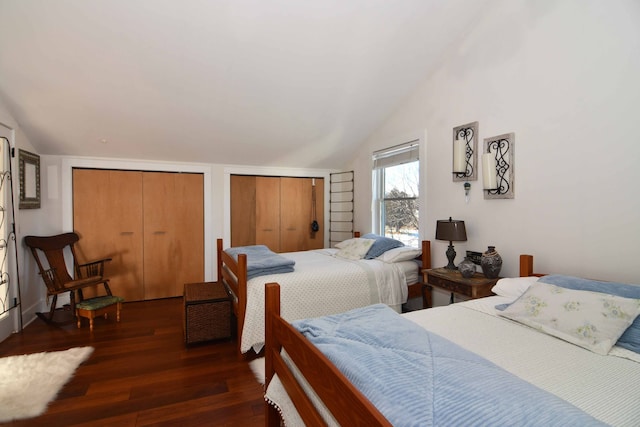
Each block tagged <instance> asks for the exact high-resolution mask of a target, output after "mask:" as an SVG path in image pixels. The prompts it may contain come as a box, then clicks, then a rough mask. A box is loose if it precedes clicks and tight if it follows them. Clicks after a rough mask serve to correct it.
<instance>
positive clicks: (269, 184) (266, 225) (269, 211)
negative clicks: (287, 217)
mask: <svg viewBox="0 0 640 427" xmlns="http://www.w3.org/2000/svg"><path fill="white" fill-rule="evenodd" d="M255 244H257V245H266V246H267V247H269V249H271V250H272V251H274V252H282V251H281V250H280V178H279V177H268V176H258V177H256V242H255Z"/></svg>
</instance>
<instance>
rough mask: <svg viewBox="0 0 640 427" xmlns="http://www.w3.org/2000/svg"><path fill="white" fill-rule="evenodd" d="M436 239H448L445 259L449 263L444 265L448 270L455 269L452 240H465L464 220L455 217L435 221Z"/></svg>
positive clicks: (454, 252)
mask: <svg viewBox="0 0 640 427" xmlns="http://www.w3.org/2000/svg"><path fill="white" fill-rule="evenodd" d="M436 240H448V241H449V248H448V249H447V259H448V260H449V264H447V266H446V267H445V268H446V269H448V270H456V269H457V267H456V266H455V264H454V263H453V261H454V260H455V259H456V251H455V249H454V248H453V242H464V241H466V240H467V229H466V228H465V226H464V221H460V220H457V219H451V217H449V219H448V220H446V219H444V220H438V222H437V223H436Z"/></svg>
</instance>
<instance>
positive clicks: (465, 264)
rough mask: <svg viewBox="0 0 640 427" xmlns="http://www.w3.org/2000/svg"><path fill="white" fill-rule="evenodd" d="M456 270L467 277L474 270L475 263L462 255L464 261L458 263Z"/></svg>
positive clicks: (471, 274)
mask: <svg viewBox="0 0 640 427" xmlns="http://www.w3.org/2000/svg"><path fill="white" fill-rule="evenodd" d="M458 271H459V272H460V274H462V277H464V278H465V279H468V278H470V277H471V276H473V274H474V273H475V272H476V265H475V264H474V263H473V261H471V260H470V259H469V258H467V257H464V261H462V262H461V263H460V264H458Z"/></svg>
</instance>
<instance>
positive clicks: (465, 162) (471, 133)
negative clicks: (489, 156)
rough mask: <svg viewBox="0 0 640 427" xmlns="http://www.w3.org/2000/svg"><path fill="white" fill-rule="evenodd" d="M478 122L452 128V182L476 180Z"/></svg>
mask: <svg viewBox="0 0 640 427" xmlns="http://www.w3.org/2000/svg"><path fill="white" fill-rule="evenodd" d="M477 135H478V122H473V123H468V124H466V125H462V126H457V127H454V128H453V168H452V171H453V181H454V182H457V181H475V180H476V179H478V174H477V168H478V156H477V155H476V153H477V151H478V137H477Z"/></svg>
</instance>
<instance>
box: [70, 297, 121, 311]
mask: <svg viewBox="0 0 640 427" xmlns="http://www.w3.org/2000/svg"><path fill="white" fill-rule="evenodd" d="M122 301H124V298H122V297H118V296H115V295H106V296H101V297H95V298H89V299H86V300H84V301H81V302H79V303H77V304H76V308H79V309H82V310H97V309H99V308H104V307H108V306H110V305H113V304H117V303H119V302H122Z"/></svg>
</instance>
